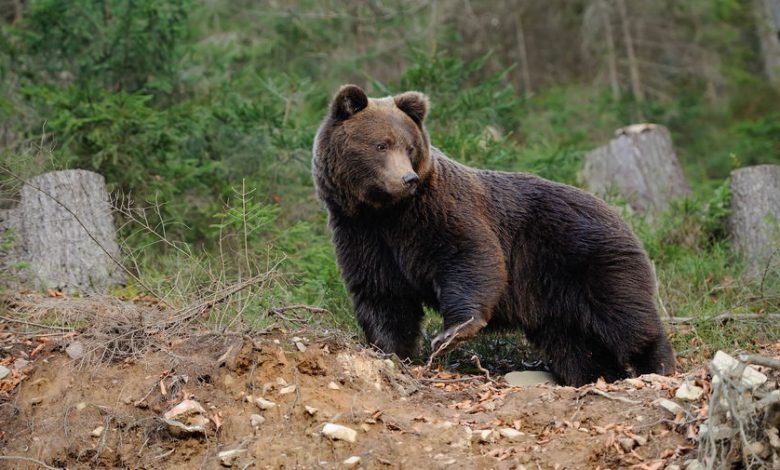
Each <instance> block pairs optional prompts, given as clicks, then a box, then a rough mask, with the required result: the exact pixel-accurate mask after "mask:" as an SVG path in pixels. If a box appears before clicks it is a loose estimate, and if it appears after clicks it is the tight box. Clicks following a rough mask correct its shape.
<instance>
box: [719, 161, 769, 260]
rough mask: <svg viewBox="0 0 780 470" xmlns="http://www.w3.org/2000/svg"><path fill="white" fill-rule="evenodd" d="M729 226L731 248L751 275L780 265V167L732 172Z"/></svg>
mask: <svg viewBox="0 0 780 470" xmlns="http://www.w3.org/2000/svg"><path fill="white" fill-rule="evenodd" d="M729 227H730V232H731V240H732V248H733V250H734V252H735V253H736V254H737V255H739V256H741V257H742V258H743V259H744V260H745V261H746V262H747V264H748V269H749V271H750V272H752V273H756V271H757V270H765V269H768V268H769V267H771V265H778V266H780V165H756V166H750V167H747V168H741V169H739V170H734V171H732V172H731V216H730V218H729ZM773 261H774V262H773Z"/></svg>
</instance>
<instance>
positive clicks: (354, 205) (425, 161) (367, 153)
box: [312, 85, 432, 214]
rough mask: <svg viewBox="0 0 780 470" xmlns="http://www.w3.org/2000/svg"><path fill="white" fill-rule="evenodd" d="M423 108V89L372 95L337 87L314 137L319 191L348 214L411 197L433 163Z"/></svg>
mask: <svg viewBox="0 0 780 470" xmlns="http://www.w3.org/2000/svg"><path fill="white" fill-rule="evenodd" d="M427 113H428V98H426V96H425V95H423V94H422V93H418V92H414V91H409V92H406V93H401V94H399V95H395V96H391V97H387V98H379V99H375V98H368V97H367V96H366V93H365V92H364V91H363V90H362V89H361V88H360V87H358V86H355V85H346V86H343V87H341V89H340V90H339V91H338V93H337V94H336V97H335V98H333V101H332V102H331V105H330V109H329V110H328V115H327V116H326V118H325V120H324V121H323V123H322V125H321V126H320V129H319V131H317V136H316V137H315V139H314V149H313V154H314V158H313V165H312V172H313V175H314V180H315V182H316V184H317V190H318V192H319V195H320V197H321V198H322V199H323V200H324V201H325V202H326V203H327V204H328V205H329V206H331V207H332V206H333V205H334V204H335V205H336V206H337V208H338V209H339V210H341V211H343V212H345V213H347V214H354V213H356V212H357V211H360V210H361V209H365V208H368V209H372V208H373V209H379V208H383V207H388V206H393V205H395V204H397V203H399V202H401V201H403V200H405V199H408V198H410V197H414V195H415V194H417V192H418V190H419V189H420V188H421V187H422V185H423V184H424V183H425V181H426V178H428V176H429V174H430V171H431V166H432V164H431V156H430V148H429V147H430V145H429V141H428V134H427V132H426V131H425V127H424V121H425V115H426V114H427Z"/></svg>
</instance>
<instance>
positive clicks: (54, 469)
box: [0, 455, 64, 470]
mask: <svg viewBox="0 0 780 470" xmlns="http://www.w3.org/2000/svg"><path fill="white" fill-rule="evenodd" d="M0 460H20V461H23V462H30V463H34V464H36V465H39V466H41V467H43V468H47V469H50V470H64V469H63V468H61V467H52V466H50V465H46V464H45V463H43V462H41V461H40V460H36V459H33V458H30V457H22V456H21V455H0Z"/></svg>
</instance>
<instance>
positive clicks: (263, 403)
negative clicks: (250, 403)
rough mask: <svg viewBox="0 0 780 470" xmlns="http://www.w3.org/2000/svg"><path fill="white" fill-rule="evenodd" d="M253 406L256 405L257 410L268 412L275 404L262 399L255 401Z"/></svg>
mask: <svg viewBox="0 0 780 470" xmlns="http://www.w3.org/2000/svg"><path fill="white" fill-rule="evenodd" d="M255 404H256V405H257V407H258V408H260V409H261V410H263V411H265V410H270V409H271V408H274V407H276V403H274V402H272V401H270V400H266V399H265V398H263V397H260V398H257V399H255Z"/></svg>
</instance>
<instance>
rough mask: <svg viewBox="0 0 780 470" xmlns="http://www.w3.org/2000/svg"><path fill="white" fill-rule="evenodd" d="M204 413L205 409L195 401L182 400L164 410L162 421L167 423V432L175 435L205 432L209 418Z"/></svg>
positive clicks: (183, 435)
mask: <svg viewBox="0 0 780 470" xmlns="http://www.w3.org/2000/svg"><path fill="white" fill-rule="evenodd" d="M205 415H206V410H205V409H203V407H202V406H201V404H200V403H198V402H197V401H195V400H182V401H181V402H179V403H178V404H177V405H176V406H174V407H173V408H171V409H170V410H168V411H166V412H165V414H164V415H163V422H165V424H167V425H168V432H170V433H171V435H173V436H175V437H185V436H188V435H191V434H206V426H207V425H208V424H209V419H208V418H207V417H206V416H205Z"/></svg>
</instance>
